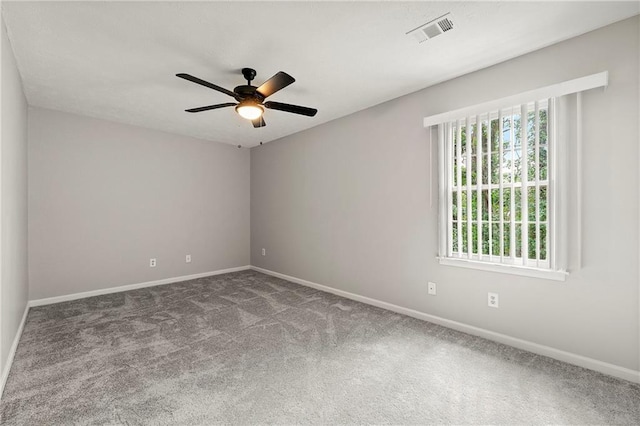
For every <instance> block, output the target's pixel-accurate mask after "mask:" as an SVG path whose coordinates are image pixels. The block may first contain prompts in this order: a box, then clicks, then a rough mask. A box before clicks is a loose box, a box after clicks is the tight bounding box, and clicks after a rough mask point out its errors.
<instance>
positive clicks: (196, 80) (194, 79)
mask: <svg viewBox="0 0 640 426" xmlns="http://www.w3.org/2000/svg"><path fill="white" fill-rule="evenodd" d="M176 77H180V78H184V79H185V80H189V81H191V82H194V83H196V84H200V85H201V86H204V87H208V88H209V89H213V90H217V91H218V92H221V93H224V94H225V95H229V96H231V97H232V98H236V97H237V96H238V95H236V94H235V93H233V92H232V91H231V90H227V89H225V88H224V87H220V86H216V85H215V84H213V83H209V82H208V81H204V80H202V79H200V78H198V77H194V76H192V75H189V74H185V73H180V74H176Z"/></svg>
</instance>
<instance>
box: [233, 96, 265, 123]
mask: <svg viewBox="0 0 640 426" xmlns="http://www.w3.org/2000/svg"><path fill="white" fill-rule="evenodd" d="M236 112H237V113H238V114H240V117H242V118H246V119H247V120H255V119H256V118H259V117H261V116H262V114H263V113H264V108H262V107H261V106H260V105H258V104H257V103H255V102H254V101H251V100H248V101H242V102H240V103H239V104H238V106H236Z"/></svg>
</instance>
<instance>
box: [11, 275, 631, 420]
mask: <svg viewBox="0 0 640 426" xmlns="http://www.w3.org/2000/svg"><path fill="white" fill-rule="evenodd" d="M0 416H1V417H0V418H1V420H2V424H7V425H9V424H31V425H46V424H128V425H138V424H153V425H169V424H171V425H174V424H213V423H224V424H256V423H261V424H264V423H278V424H308V423H315V424H319V423H322V424H335V423H340V424H353V423H359V424H363V423H367V424H370V423H375V424H417V423H419V424H433V423H437V424H451V423H455V424H469V423H474V424H478V423H482V424H489V423H490V424H496V423H500V424H514V423H517V424H550V423H552V424H640V386H638V385H634V384H632V383H629V382H625V381H622V380H617V379H614V378H611V377H608V376H604V375H602V374H599V373H595V372H592V371H589V370H585V369H582V368H579V367H575V366H571V365H568V364H565V363H562V362H558V361H554V360H552V359H549V358H546V357H542V356H538V355H534V354H531V353H528V352H524V351H520V350H517V349H514V348H511V347H508V346H504V345H501V344H498V343H494V342H490V341H487V340H484V339H481V338H477V337H473V336H469V335H466V334H464V333H459V332H456V331H452V330H449V329H446V328H444V327H440V326H437V325H434V324H430V323H427V322H423V321H419V320H416V319H413V318H409V317H406V316H403V315H398V314H395V313H393V312H388V311H385V310H382V309H378V308H375V307H371V306H368V305H364V304H361V303H357V302H354V301H351V300H348V299H344V298H341V297H338V296H334V295H331V294H327V293H323V292H320V291H316V290H313V289H310V288H307V287H302V286H299V285H297V284H293V283H290V282H287V281H283V280H280V279H277V278H273V277H270V276H267V275H263V274H260V273H257V272H253V271H244V272H237V273H232V274H226V275H219V276H215V277H208V278H202V279H197V280H192V281H187V282H182V283H177V284H171V285H164V286H158V287H151V288H146V289H140V290H134V291H128V292H126V293H117V294H111V295H105V296H99V297H92V298H88V299H83V300H78V301H72V302H65V303H60V304H57V305H49V306H44V307H39V308H34V309H32V310H31V311H30V313H29V316H28V318H27V323H26V326H25V329H24V334H23V336H22V339H21V341H20V345H19V347H18V351H17V354H16V357H15V360H14V363H13V368H12V370H11V373H10V375H9V379H8V382H7V385H6V389H5V392H4V396H3V398H2V402H1V404H0Z"/></svg>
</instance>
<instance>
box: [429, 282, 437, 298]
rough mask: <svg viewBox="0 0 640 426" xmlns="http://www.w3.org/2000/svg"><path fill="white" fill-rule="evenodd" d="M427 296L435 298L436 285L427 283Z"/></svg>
mask: <svg viewBox="0 0 640 426" xmlns="http://www.w3.org/2000/svg"><path fill="white" fill-rule="evenodd" d="M427 291H428V292H429V294H431V295H433V296H435V295H436V283H432V282H429V284H428V290H427Z"/></svg>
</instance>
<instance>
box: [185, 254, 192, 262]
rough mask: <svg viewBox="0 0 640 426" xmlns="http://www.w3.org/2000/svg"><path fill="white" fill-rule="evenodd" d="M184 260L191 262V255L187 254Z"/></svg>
mask: <svg viewBox="0 0 640 426" xmlns="http://www.w3.org/2000/svg"><path fill="white" fill-rule="evenodd" d="M184 261H185V262H187V263H191V255H190V254H188V255H187V257H186V258H185V260H184Z"/></svg>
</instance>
